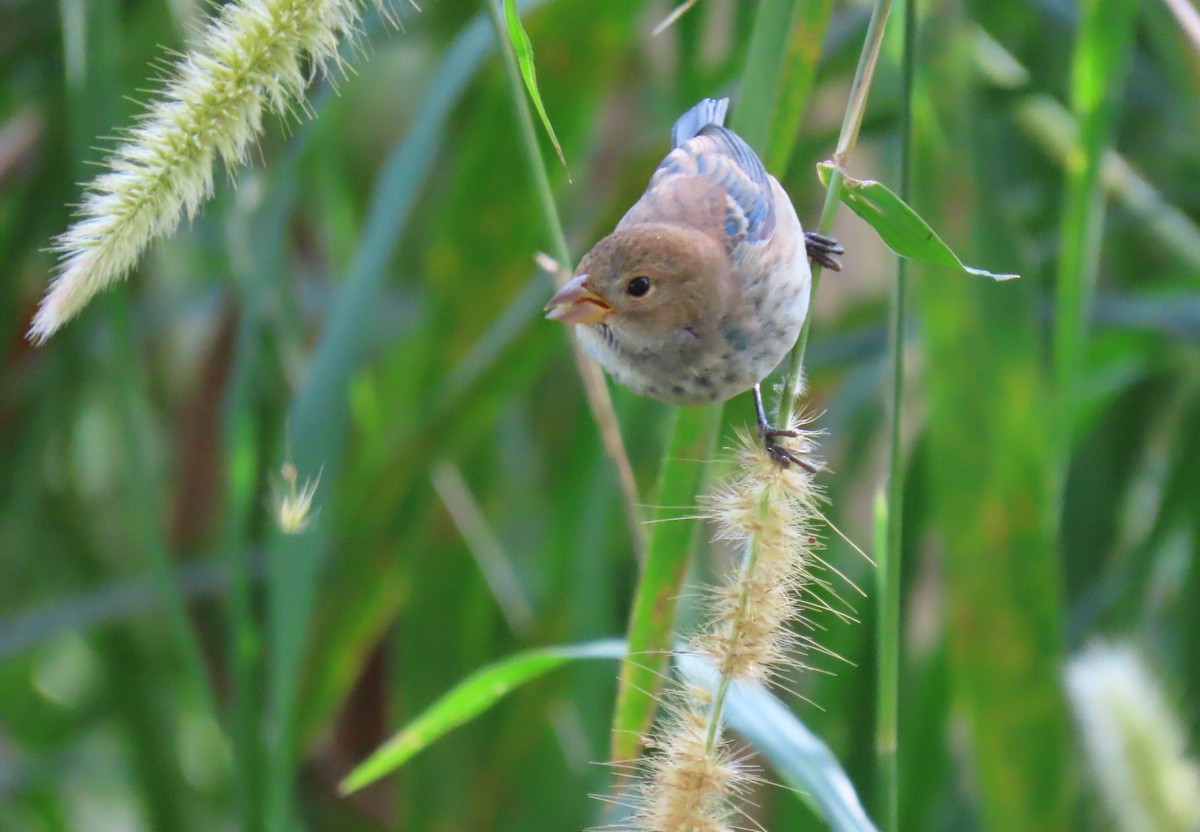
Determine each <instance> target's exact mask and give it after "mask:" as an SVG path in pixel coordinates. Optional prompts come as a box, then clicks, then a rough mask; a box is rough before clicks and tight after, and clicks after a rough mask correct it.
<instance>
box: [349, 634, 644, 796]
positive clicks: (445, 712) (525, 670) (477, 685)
mask: <svg viewBox="0 0 1200 832" xmlns="http://www.w3.org/2000/svg"><path fill="white" fill-rule="evenodd" d="M623 655H625V643H624V642H622V641H619V640H616V639H605V640H602V641H593V642H588V643H586V644H577V645H568V646H564V647H546V648H542V649H537V650H527V651H525V652H522V653H517V654H516V655H514V656H509V657H508V658H506V659H502V660H500V661H498V662H494V663H493V664H490V665H488V666H486V667H483V668H481V669H479V670H477V671H475V672H474V673H472V674H471V675H470V676H468V677H467V678H466V679H464V680H463V681H462V682H460V683H459V684H458V685H457V686H455V687H454V689H452V690H450V691H449V692H447V693H446V694H445V695H444V696H442V698H441V699H439V700H438V701H436V702H434V703H433V704H432V705H430V706H429V707H428V708H426V709H425V710H424V711H423V712H422V713H421V714H420V715H419V716H418V717H417V718H416V719H414V720H413V721H412V722H410V723H409V724H408V725H406V726H405V727H404V728H402V729H401V730H400V731H399V733H397V734H396V735H395V736H393V737H392V738H391V739H390V740H388V741H387V743H385V744H384V745H382V746H380V747H379V748H378V749H377V750H376V751H375V752H374V753H373V754H372V755H371V756H370V757H368V758H367V759H366V760H364V761H363V762H362V763H361V764H360V765H358V766H357V767H356V768H355V769H354V770H353V771H351V772H350V774H349V775H347V776H346V778H345V779H344V780H343V781H342V783H341V786H340V787H339V788H340V789H341V791H342V793H343V794H348V793H350V792H353V791H357V790H358V789H361V788H363V787H364V786H366V785H369V784H370V783H374V782H375V781H376V780H378V779H379V778H380V777H383V776H384V775H386V774H389V773H390V772H392V771H395V770H396V769H397V768H399V767H400V766H402V765H404V764H405V763H406V762H407V761H408V760H410V759H411V758H412V757H413V755H415V754H417V753H418V752H419V751H421V750H422V749H424V748H426V747H427V746H429V744H430V743H432V742H434V741H435V740H437V739H438V738H439V737H441V736H444V735H445V734H447V733H449V732H450V731H452V730H454V729H455V728H457V727H458V726H460V725H462V724H463V723H465V722H469V721H470V720H472V719H474V718H475V717H477V716H479V715H480V714H482V713H483V712H484V711H486V710H488V709H489V708H491V707H492V706H493V705H495V704H496V703H497V702H499V701H500V700H501V699H503V698H504V697H505V696H506V695H508V694H509V693H511V692H512V691H513V690H515V689H516V688H519V687H520V686H521V685H524V684H526V683H527V682H531V681H533V680H534V679H537V678H538V677H539V676H543V675H545V674H546V673H548V672H550V671H551V670H554V669H555V668H558V667H562V666H563V665H565V664H567V663H568V662H573V661H579V660H582V659H619V658H621V657H622V656H623Z"/></svg>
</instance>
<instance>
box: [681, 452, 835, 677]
mask: <svg viewBox="0 0 1200 832" xmlns="http://www.w3.org/2000/svg"><path fill="white" fill-rule="evenodd" d="M740 440H741V442H740V445H741V447H740V451H739V454H738V456H739V460H740V462H741V467H740V470H739V471H738V472H737V473H736V474H735V475H734V476H733V477H732V478H731V479H730V480H729V481H728V482H727V483H725V484H724V485H722V486H721V487H719V488H718V490H717V491H716V492H715V493H714V494H713V495H712V496H711V498H710V499H709V500H708V501H707V504H706V506H705V509H706V511H705V513H706V514H707V515H708V516H709V518H710V519H711V520H713V522H714V523H715V524H716V526H717V536H718V537H719V538H721V539H724V540H728V541H730V542H731V543H734V544H735V545H736V546H738V547H740V548H742V549H743V551H744V552H745V556H746V558H753V563H752V568H750V569H743V570H741V571H740V572H738V573H737V574H735V575H734V576H733V578H732V579H731V581H730V582H729V583H728V584H726V585H725V586H724V587H721V588H718V589H717V590H716V591H714V592H713V605H712V615H711V617H710V620H709V623H708V625H707V626H706V627H705V628H704V630H703V631H702V632H701V634H700V636H699V643H700V646H701V647H702V649H703V650H704V651H705V652H706V653H708V654H709V655H710V656H711V657H712V658H713V659H714V660H715V661H716V662H717V663H718V666H719V667H720V668H721V673H722V674H723V675H727V676H728V677H729V678H731V679H739V680H748V681H751V680H753V681H766V680H768V679H770V678H771V677H772V676H773V675H774V674H775V673H776V672H777V670H778V669H779V668H782V667H785V666H788V665H791V664H793V663H794V662H795V660H794V659H793V656H794V655H795V654H796V652H797V651H798V650H800V648H802V647H803V644H802V643H801V642H800V641H799V640H798V639H797V638H796V636H795V635H794V633H793V632H792V629H791V627H790V626H789V624H790V622H792V621H794V620H797V619H800V618H802V617H803V614H804V611H805V608H806V602H805V600H804V597H805V592H806V590H808V588H809V585H810V584H811V583H813V577H812V574H811V573H812V569H813V565H814V563H815V562H816V558H815V554H816V550H817V548H818V546H819V544H818V542H817V537H816V535H815V533H814V524H815V523H816V521H817V519H818V518H819V516H820V514H819V510H818V506H819V503H820V501H821V493H820V491H819V489H818V487H817V485H816V483H815V482H814V475H813V474H812V472H810V471H807V470H805V469H803V468H801V467H800V466H797V465H788V466H782V465H780V464H779V463H778V462H776V461H775V460H773V459H772V458H771V457H770V455H769V454H768V453H767V452H766V450H765V448H764V447H763V443H762V440H761V439H760V438H759V437H758V436H755V435H750V434H745V435H743V436H741V437H740ZM798 440H799V443H800V447H807V446H809V445H810V444H811V434H807V433H802V434H801V436H800V437H799V438H798Z"/></svg>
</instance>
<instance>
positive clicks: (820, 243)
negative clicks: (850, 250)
mask: <svg viewBox="0 0 1200 832" xmlns="http://www.w3.org/2000/svg"><path fill="white" fill-rule="evenodd" d="M804 247H805V249H806V250H807V251H808V259H809V260H812V261H814V262H816V263H820V264H821V265H822V266H824V267H825V268H827V269H832V270H833V271H835V272H840V271H841V270H842V263H841V261H840V260H838V259H837V257H836V255H839V254H845V253H846V249H844V248H842V246H841V244H840V243H838V241H837V240H835V239H833V238H832V237H827V236H825V235H824V234H818V233H817V232H816V231H805V232H804Z"/></svg>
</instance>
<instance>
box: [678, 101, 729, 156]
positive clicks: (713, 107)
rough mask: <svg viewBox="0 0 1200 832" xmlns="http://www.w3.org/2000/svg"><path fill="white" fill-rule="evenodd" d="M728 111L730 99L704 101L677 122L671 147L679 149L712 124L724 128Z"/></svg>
mask: <svg viewBox="0 0 1200 832" xmlns="http://www.w3.org/2000/svg"><path fill="white" fill-rule="evenodd" d="M728 109H729V99H728V98H706V99H704V100H703V101H701V102H700V103H699V104H697V105H696V106H695V107H693V108H692V109H690V110H688V111H687V112H686V113H684V114H683V115H681V116H680V117H679V119H678V120H677V121H676V122H675V126H674V127H672V128H671V146H672V147H679V146H680V145H681V144H683V143H684V142H686V141H687V140H688V139H690V138H692V137H693V136H695V135H696V134H697V133H699V132H700V131H701V130H703V129H704V128H705V127H708V126H709V125H710V124H715V125H717V126H718V127H722V126H724V124H725V111H726V110H728Z"/></svg>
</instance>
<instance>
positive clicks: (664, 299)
mask: <svg viewBox="0 0 1200 832" xmlns="http://www.w3.org/2000/svg"><path fill="white" fill-rule="evenodd" d="M733 291H734V286H733V280H732V268H731V263H730V260H729V255H728V253H727V252H726V250H725V248H724V247H723V246H722V245H720V244H719V243H718V242H717V241H716V240H714V239H713V238H712V237H711V236H709V235H707V234H704V233H703V232H701V231H699V230H696V229H694V228H686V227H683V226H678V225H669V224H659V223H639V224H636V225H631V226H628V227H626V228H618V229H617V230H616V231H614V232H613V233H612V234H609V235H608V236H607V237H605V238H604V239H602V240H601V241H600V242H598V243H596V245H595V246H594V247H593V248H592V250H591V251H590V252H588V253H587V255H586V256H585V257H584V258H583V260H581V261H580V263H579V268H578V269H577V270H576V272H575V277H574V278H573V279H572V280H571V281H570V282H569V283H567V284H566V285H565V286H563V287H562V288H561V289H559V290H558V292H557V293H556V294H555V295H554V297H552V298H551V299H550V302H549V303H548V304H546V310H547V314H546V317H547V318H549V319H550V320H553V321H561V322H562V323H567V324H604V325H606V326H609V327H611V328H612V330H613V331H614V332H615V333H616V334H617V335H618V336H619V337H620V338H621V340H622V341H623V342H625V343H628V344H630V345H631V346H633V345H639V346H642V347H645V348H652V347H653V346H654V345H655V344H658V343H662V342H663V341H666V340H669V339H671V338H675V337H678V335H679V334H680V332H681V331H683V330H687V331H688V332H689V333H690V334H691V335H694V336H698V335H699V330H701V329H707V328H710V327H712V326H714V325H715V324H716V323H717V322H718V321H719V320H720V319H721V317H722V316H723V315H724V311H725V309H726V307H727V305H728V303H729V301H730V296H731V294H732V293H733Z"/></svg>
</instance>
